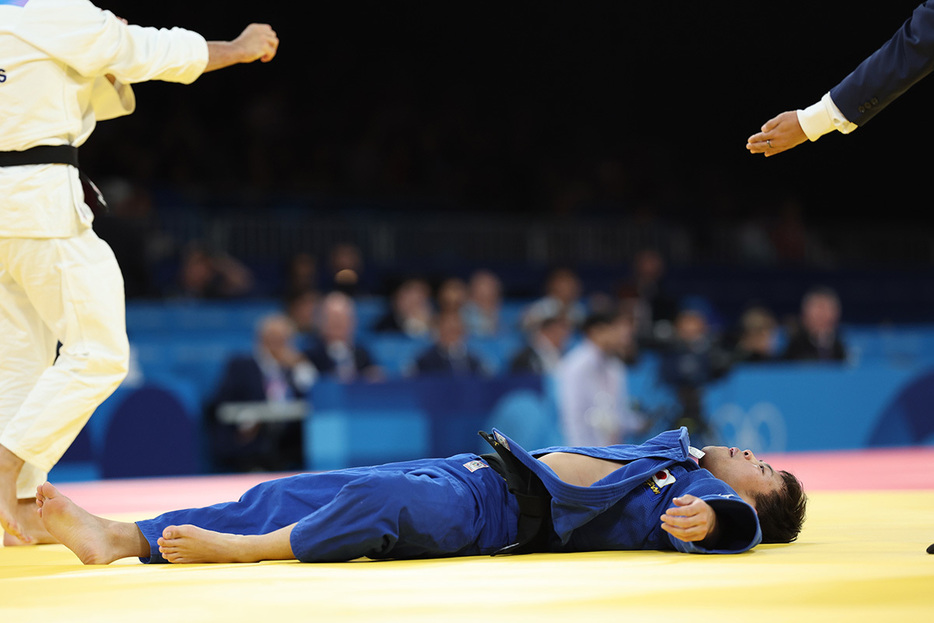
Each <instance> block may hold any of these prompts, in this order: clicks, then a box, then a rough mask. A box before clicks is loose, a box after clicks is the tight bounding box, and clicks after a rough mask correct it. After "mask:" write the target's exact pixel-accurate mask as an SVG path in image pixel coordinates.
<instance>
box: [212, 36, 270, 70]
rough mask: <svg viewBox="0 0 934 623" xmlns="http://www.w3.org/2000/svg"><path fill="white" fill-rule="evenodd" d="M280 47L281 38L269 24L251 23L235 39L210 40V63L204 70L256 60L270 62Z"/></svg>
mask: <svg viewBox="0 0 934 623" xmlns="http://www.w3.org/2000/svg"><path fill="white" fill-rule="evenodd" d="M278 48H279V38H278V37H277V36H276V32H275V31H274V30H273V29H272V27H271V26H269V24H250V25H249V26H247V27H246V28H245V29H244V30H243V32H242V33H240V36H239V37H237V38H236V39H234V40H233V41H208V64H207V67H205V68H204V72H205V73H207V72H209V71H214V70H216V69H223V68H224V67H230V66H231V65H237V64H239V63H252V62H253V61H256V60H260V61H262V62H264V63H268V62H269V61H271V60H272V59H273V58H274V57H275V56H276V50H278Z"/></svg>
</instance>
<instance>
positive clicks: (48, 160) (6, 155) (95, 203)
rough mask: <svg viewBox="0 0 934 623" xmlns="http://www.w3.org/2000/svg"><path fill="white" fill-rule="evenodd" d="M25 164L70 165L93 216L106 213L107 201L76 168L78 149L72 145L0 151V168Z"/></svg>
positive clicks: (92, 183) (77, 167) (89, 179)
mask: <svg viewBox="0 0 934 623" xmlns="http://www.w3.org/2000/svg"><path fill="white" fill-rule="evenodd" d="M27 164H70V165H71V166H73V167H74V168H76V169H78V174H79V175H80V177H81V186H82V188H83V190H84V201H85V203H87V204H88V207H90V208H91V211H92V212H93V213H94V216H100V215H101V214H105V213H107V211H108V208H107V201H106V200H105V199H104V195H103V194H102V193H101V191H100V189H99V188H98V187H97V186H96V185H95V184H94V182H92V181H91V178H89V177H88V176H87V175H85V174H84V173H83V172H82V171H81V169H80V167H79V166H78V148H77V147H74V146H72V145H40V146H38V147H30V148H29V149H24V150H23V151H0V167H20V166H23V165H27Z"/></svg>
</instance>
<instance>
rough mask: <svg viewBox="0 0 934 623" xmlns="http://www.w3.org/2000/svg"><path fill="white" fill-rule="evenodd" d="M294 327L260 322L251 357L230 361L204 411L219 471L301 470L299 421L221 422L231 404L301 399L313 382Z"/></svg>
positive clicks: (278, 318) (276, 318)
mask: <svg viewBox="0 0 934 623" xmlns="http://www.w3.org/2000/svg"><path fill="white" fill-rule="evenodd" d="M294 336H295V328H294V326H293V325H292V322H291V321H290V320H289V319H288V318H287V317H286V316H284V315H282V314H272V315H269V316H266V317H264V318H263V319H262V320H261V321H260V323H259V325H258V327H257V332H256V347H255V349H254V351H253V352H252V353H250V354H238V355H234V356H232V357H231V358H230V359H229V360H228V361H227V364H226V366H225V369H224V373H223V376H222V377H221V381H220V383H219V384H218V387H217V389H216V391H215V392H214V395H213V397H212V398H211V399H210V400H209V402H208V404H207V405H206V407H205V411H206V413H205V416H206V421H207V424H208V427H209V439H210V443H211V454H212V457H213V461H214V465H215V467H216V468H217V469H218V470H220V471H225V472H226V471H232V472H247V471H280V470H294V469H301V468H302V466H303V460H304V459H303V452H302V425H301V422H300V421H286V422H282V421H260V420H255V421H242V422H239V423H236V424H230V423H225V422H223V421H221V419H222V418H221V411H222V407H223V406H224V405H227V404H231V403H256V402H266V403H269V404H282V403H286V402H288V401H295V400H302V399H304V398H305V397H306V396H307V394H308V392H309V390H310V389H311V386H312V385H313V384H314V382H315V379H316V378H317V371H316V370H315V368H314V366H312V365H311V363H310V362H309V361H308V359H307V358H305V357H304V356H303V355H302V353H301V352H300V351H298V350H297V349H296V348H295V346H294V345H293V343H292V340H293V338H294Z"/></svg>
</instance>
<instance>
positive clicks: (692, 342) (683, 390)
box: [659, 308, 731, 443]
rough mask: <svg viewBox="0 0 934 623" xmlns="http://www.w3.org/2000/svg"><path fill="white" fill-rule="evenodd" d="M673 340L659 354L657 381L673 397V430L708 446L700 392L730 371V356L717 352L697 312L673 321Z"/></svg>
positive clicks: (709, 436)
mask: <svg viewBox="0 0 934 623" xmlns="http://www.w3.org/2000/svg"><path fill="white" fill-rule="evenodd" d="M674 329H675V332H674V337H673V339H671V340H670V341H669V342H667V343H666V344H665V346H664V348H663V349H662V351H661V363H660V367H659V373H660V375H661V381H662V382H663V383H664V384H666V385H668V386H669V387H671V388H672V389H673V390H674V391H675V392H676V394H677V398H678V413H677V420H676V422H675V426H687V428H688V431H690V433H691V435H692V436H696V437H697V438H699V439H700V438H703V439H704V440H705V443H711V442H712V441H713V439H712V431H711V430H710V428H709V426H708V423H707V418H706V417H705V414H704V411H703V396H704V389H705V388H706V386H707V385H708V384H709V383H711V382H712V381H714V380H716V379H719V378H721V377H722V376H723V375H724V374H726V373H727V372H728V371H729V369H730V364H731V358H730V353H729V352H728V351H727V350H725V349H723V348H721V346H720V344H719V343H718V340H717V339H716V336H715V335H713V333H712V331H711V330H710V325H709V324H708V322H707V318H706V317H705V315H704V313H703V312H701V311H700V310H697V309H693V308H685V309H682V310H681V311H680V312H678V315H677V316H676V317H675V325H674Z"/></svg>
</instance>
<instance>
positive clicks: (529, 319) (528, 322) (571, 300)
mask: <svg viewBox="0 0 934 623" xmlns="http://www.w3.org/2000/svg"><path fill="white" fill-rule="evenodd" d="M582 290H583V288H582V286H581V282H580V278H579V277H578V276H577V273H576V272H574V271H573V270H571V269H570V268H565V267H562V268H556V269H554V270H553V271H552V272H551V273H550V274H549V275H548V279H547V280H546V281H545V296H543V297H542V298H540V299H538V300H537V301H535V302H533V303H532V304H531V305H529V307H528V309H526V310H525V313H524V314H523V317H522V328H523V329H524V330H525V331H531V330H533V329H534V328H535V327H536V326H538V324H539V323H540V322H541V321H542V319H543V318H547V317H549V316H556V315H563V316H565V317H566V318H567V319H568V320H569V321H570V322H571V324H572V325H573V326H574V327H575V328H576V327H579V326H580V325H581V323H582V322H583V321H584V317H585V315H586V313H587V310H586V307H585V306H584V304H583V303H582V302H581V292H582Z"/></svg>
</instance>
